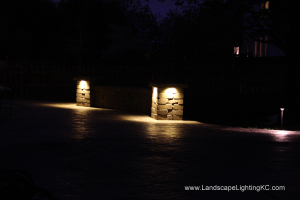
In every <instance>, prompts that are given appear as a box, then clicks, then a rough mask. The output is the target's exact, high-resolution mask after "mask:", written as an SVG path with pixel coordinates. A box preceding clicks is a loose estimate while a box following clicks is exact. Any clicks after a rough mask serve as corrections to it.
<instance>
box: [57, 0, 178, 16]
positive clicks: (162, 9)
mask: <svg viewBox="0 0 300 200" xmlns="http://www.w3.org/2000/svg"><path fill="white" fill-rule="evenodd" d="M52 1H53V2H59V1H60V0H52ZM141 2H142V4H143V5H145V4H147V2H146V0H141ZM148 4H149V6H150V8H151V9H152V12H154V13H157V14H158V13H160V15H161V16H162V17H165V16H166V12H168V11H169V10H170V9H171V10H173V9H176V6H175V5H174V2H173V1H172V0H165V2H159V1H158V0H149V2H148Z"/></svg>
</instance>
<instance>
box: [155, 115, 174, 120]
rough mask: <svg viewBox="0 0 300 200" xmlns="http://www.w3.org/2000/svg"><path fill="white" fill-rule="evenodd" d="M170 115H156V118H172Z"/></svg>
mask: <svg viewBox="0 0 300 200" xmlns="http://www.w3.org/2000/svg"><path fill="white" fill-rule="evenodd" d="M172 119H173V117H172V115H157V120H172Z"/></svg>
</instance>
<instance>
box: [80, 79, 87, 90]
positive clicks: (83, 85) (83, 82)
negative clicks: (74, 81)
mask: <svg viewBox="0 0 300 200" xmlns="http://www.w3.org/2000/svg"><path fill="white" fill-rule="evenodd" d="M86 85H87V83H86V81H84V80H82V81H81V82H80V89H85V88H86Z"/></svg>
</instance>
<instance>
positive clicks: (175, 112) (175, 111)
mask: <svg viewBox="0 0 300 200" xmlns="http://www.w3.org/2000/svg"><path fill="white" fill-rule="evenodd" d="M168 114H169V115H183V110H171V111H169V113H168Z"/></svg>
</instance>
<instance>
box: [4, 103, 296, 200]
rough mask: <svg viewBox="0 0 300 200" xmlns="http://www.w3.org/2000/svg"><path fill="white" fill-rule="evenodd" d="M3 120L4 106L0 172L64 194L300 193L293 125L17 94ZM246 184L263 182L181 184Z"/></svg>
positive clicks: (84, 199)
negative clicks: (149, 112) (206, 119)
mask: <svg viewBox="0 0 300 200" xmlns="http://www.w3.org/2000/svg"><path fill="white" fill-rule="evenodd" d="M8 118H9V111H2V113H1V117H0V128H1V130H0V158H1V165H0V169H2V170H6V169H18V170H23V171H25V172H27V173H29V174H30V175H31V176H32V177H33V179H34V181H35V184H36V185H37V186H39V187H42V188H45V189H47V190H49V191H50V192H52V194H53V195H54V196H55V197H57V198H58V199H61V200H98V199H300V181H299V180H300V170H299V169H300V161H299V158H300V145H299V144H300V132H296V131H281V130H278V131H276V130H262V129H245V128H230V127H222V126H215V125H208V124H203V123H200V122H195V121H155V120H153V119H151V118H150V117H149V116H146V115H139V114H136V113H128V112H127V113H126V112H122V111H117V110H110V109H102V108H86V107H76V105H75V103H60V102H34V101H14V102H13V119H12V120H7V119H8ZM245 185H246V186H248V187H250V186H252V189H254V186H261V185H268V186H264V187H263V188H262V190H261V191H255V190H252V191H249V190H247V191H244V192H242V191H240V190H236V191H229V192H228V191H221V190H218V191H212V190H211V191H208V190H194V191H190V190H185V186H200V188H201V189H203V188H205V187H207V186H215V188H217V187H222V188H224V187H223V186H236V187H237V188H238V189H240V187H241V186H245ZM272 186H284V187H285V190H284V191H283V190H279V191H271V188H272ZM264 188H269V189H270V190H269V191H267V190H263V189H264ZM277 188H278V187H277Z"/></svg>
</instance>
